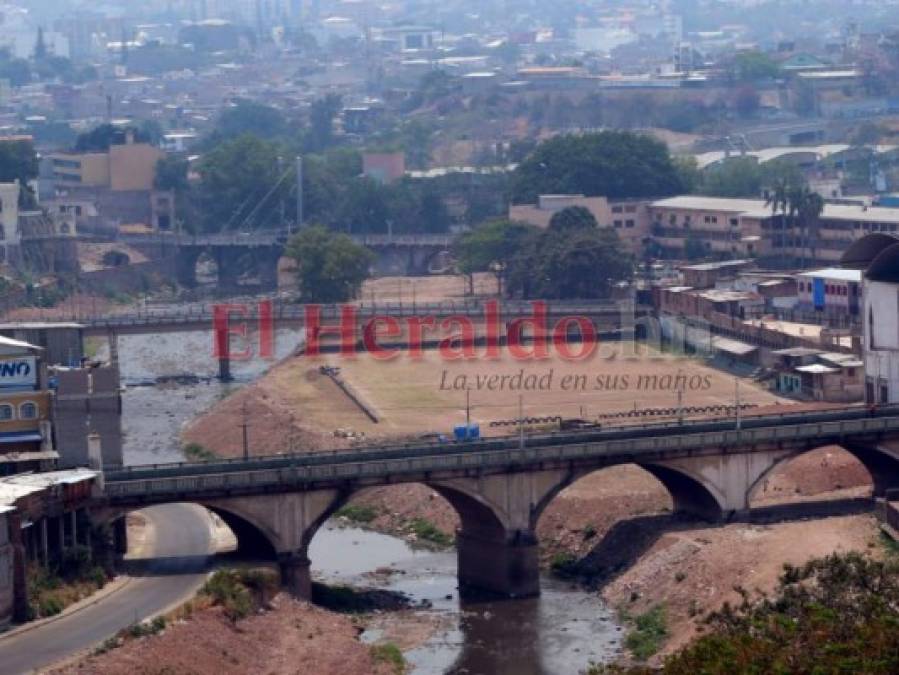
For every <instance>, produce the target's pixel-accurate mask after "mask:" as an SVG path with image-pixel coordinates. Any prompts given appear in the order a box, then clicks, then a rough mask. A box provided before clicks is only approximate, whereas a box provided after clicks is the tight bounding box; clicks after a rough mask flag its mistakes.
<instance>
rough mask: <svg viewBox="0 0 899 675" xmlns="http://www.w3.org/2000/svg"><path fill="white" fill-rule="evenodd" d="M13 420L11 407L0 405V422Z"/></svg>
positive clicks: (13, 413)
mask: <svg viewBox="0 0 899 675" xmlns="http://www.w3.org/2000/svg"><path fill="white" fill-rule="evenodd" d="M14 418H15V412H14V410H13V407H12V406H11V405H9V404H8V403H4V404H2V405H0V422H7V421H9V420H11V419H14Z"/></svg>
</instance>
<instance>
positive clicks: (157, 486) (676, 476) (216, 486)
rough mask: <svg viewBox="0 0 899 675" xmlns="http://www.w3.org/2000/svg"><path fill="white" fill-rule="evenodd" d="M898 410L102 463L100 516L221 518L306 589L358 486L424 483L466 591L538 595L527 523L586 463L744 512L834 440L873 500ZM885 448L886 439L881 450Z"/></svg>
mask: <svg viewBox="0 0 899 675" xmlns="http://www.w3.org/2000/svg"><path fill="white" fill-rule="evenodd" d="M897 441H899V407H891V408H882V409H880V410H876V411H871V410H868V409H865V408H845V409H838V410H833V411H817V412H809V413H794V414H787V415H769V416H760V417H752V418H746V419H743V420H741V421H740V422H739V423H738V422H736V421H735V420H733V419H731V420H717V421H694V422H684V423H681V424H677V423H673V424H653V425H646V426H635V427H617V428H608V429H602V430H598V431H597V430H591V431H579V432H570V433H556V434H547V435H541V436H530V437H527V438H524V439H521V438H518V437H502V438H496V439H485V440H483V441H480V442H476V443H449V444H431V443H421V444H414V445H403V446H386V447H372V448H367V449H358V448H357V449H352V450H346V451H337V452H328V453H318V454H303V455H291V456H287V455H284V456H276V457H267V458H256V459H250V460H231V461H215V462H211V463H206V464H172V465H159V466H149V467H143V468H132V469H124V470H117V471H108V472H106V473H105V474H104V479H105V485H104V490H103V494H102V495H101V496H100V497H98V498H97V500H96V503H95V504H94V510H95V514H96V517H97V518H98V519H99V520H104V519H106V520H109V519H115V518H117V517H120V516H121V515H123V514H124V513H127V512H128V511H130V510H135V509H139V508H142V507H145V506H148V505H152V504H160V503H168V502H194V503H198V504H201V505H203V506H206V507H207V508H209V509H210V510H212V511H213V512H216V513H218V514H220V515H221V516H222V517H223V519H224V520H225V521H226V522H227V523H228V524H229V525H230V526H231V527H232V529H233V530H234V532H235V534H236V535H237V537H238V540H239V542H240V545H241V546H242V547H244V548H245V549H248V550H251V551H253V552H255V553H260V552H268V553H270V554H271V555H273V556H275V557H276V558H277V560H278V562H279V564H280V568H281V571H282V579H283V580H284V582H285V584H286V586H287V587H288V588H290V589H291V590H292V591H293V592H294V593H295V594H296V595H298V596H300V597H307V598H308V597H309V594H310V588H311V580H310V573H309V568H310V561H309V557H308V550H309V544H310V542H311V541H312V539H313V537H314V536H315V534H316V532H317V531H318V529H319V528H320V527H321V525H322V524H323V523H324V522H325V521H326V520H327V519H328V518H329V517H330V516H331V515H333V514H334V513H335V512H336V511H337V510H339V509H340V508H341V507H342V506H343V505H344V504H346V502H347V501H348V500H349V499H350V498H351V497H352V496H353V495H354V494H356V493H358V492H359V491H361V490H365V489H367V488H371V487H377V486H385V485H396V484H401V483H423V484H425V485H427V486H429V487H430V488H431V489H433V490H434V491H436V492H437V493H439V494H440V495H442V496H443V497H444V498H445V499H446V500H447V501H448V502H449V503H450V504H451V505H452V507H453V508H454V509H455V510H456V511H457V512H458V514H459V519H460V522H461V527H460V529H459V531H458V532H457V550H458V574H459V582H460V588H462V589H463V590H477V591H482V592H483V591H486V592H489V593H493V594H496V595H499V596H505V597H524V596H532V595H536V594H538V593H539V590H540V586H539V568H538V550H537V544H538V542H537V535H536V526H537V521H538V520H539V518H540V515H541V513H542V512H543V511H544V509H546V507H547V506H548V505H549V504H550V503H551V502H552V500H553V499H554V498H555V497H556V495H558V494H559V492H561V491H562V490H563V489H564V488H565V487H567V486H568V485H571V484H572V483H574V482H575V481H577V480H578V479H579V478H581V477H583V476H585V475H587V474H588V473H591V472H593V471H596V470H599V469H602V468H605V467H609V466H615V465H618V464H631V463H633V464H637V465H638V466H640V467H642V468H644V469H646V470H647V471H648V472H650V473H651V474H652V475H654V476H655V477H656V478H658V480H659V481H661V483H662V484H663V485H664V486H665V487H666V488H667V489H668V491H669V492H670V493H671V496H672V500H673V503H674V507H675V511H678V512H682V513H687V514H692V515H695V516H699V517H701V518H704V519H707V520H710V521H721V520H726V519H728V518H731V517H733V516H735V515H739V514H745V513H746V512H747V511H748V509H749V504H750V502H751V499H752V497H753V494H754V493H755V491H756V490H757V489H758V488H759V486H760V485H762V484H763V483H764V481H765V479H766V478H767V477H768V476H769V475H770V474H771V473H772V472H773V471H775V470H776V469H777V468H778V467H779V466H780V465H781V464H783V463H784V462H787V461H789V460H791V459H793V458H795V457H797V456H799V455H801V454H803V453H805V452H808V451H811V450H814V449H816V448H820V447H823V446H827V445H840V446H842V447H844V448H846V449H847V450H848V451H849V452H850V453H852V454H853V455H854V456H855V457H857V458H858V459H859V460H860V461H861V462H862V464H864V466H865V467H866V468H867V470H868V471H869V472H870V474H871V476H872V479H873V483H874V492H875V495H882V494H884V493H885V492H886V491H887V490H888V489H891V488H896V487H899V450H897V449H894V448H899V445H895V443H896V442H897ZM891 444H893V447H890V446H891Z"/></svg>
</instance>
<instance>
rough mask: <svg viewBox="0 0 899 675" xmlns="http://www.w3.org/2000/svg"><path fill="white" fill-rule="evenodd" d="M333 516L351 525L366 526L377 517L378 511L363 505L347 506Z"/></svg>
mask: <svg viewBox="0 0 899 675" xmlns="http://www.w3.org/2000/svg"><path fill="white" fill-rule="evenodd" d="M334 515H336V516H338V517H340V518H346V519H347V520H349V521H350V522H352V523H359V524H362V525H366V524H368V523H370V522H371V521H373V520H374V519H375V518H377V517H378V511H377V509H375V508H374V507H372V506H366V505H364V504H347V505H346V506H344V507H343V508H342V509H340V510H339V511H338V512H337V513H336V514H334Z"/></svg>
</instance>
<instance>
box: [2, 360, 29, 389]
mask: <svg viewBox="0 0 899 675" xmlns="http://www.w3.org/2000/svg"><path fill="white" fill-rule="evenodd" d="M36 384H37V362H36V361H35V358H34V357H33V356H23V357H20V358H16V359H0V388H7V387H29V386H30V387H33V386H35V385H36Z"/></svg>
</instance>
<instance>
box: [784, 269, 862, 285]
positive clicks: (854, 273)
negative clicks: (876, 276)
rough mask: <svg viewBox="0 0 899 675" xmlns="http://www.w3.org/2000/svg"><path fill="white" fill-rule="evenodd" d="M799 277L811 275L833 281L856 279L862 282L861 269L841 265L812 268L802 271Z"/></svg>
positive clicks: (811, 276)
mask: <svg viewBox="0 0 899 675" xmlns="http://www.w3.org/2000/svg"><path fill="white" fill-rule="evenodd" d="M796 276H797V277H809V278H818V279H830V280H831V281H855V282H858V283H861V280H862V271H861V270H847V269H843V268H840V267H828V268H825V269H822V270H810V271H808V272H800V273H799V274H797V275H796Z"/></svg>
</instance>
